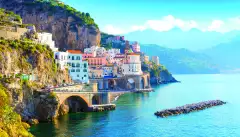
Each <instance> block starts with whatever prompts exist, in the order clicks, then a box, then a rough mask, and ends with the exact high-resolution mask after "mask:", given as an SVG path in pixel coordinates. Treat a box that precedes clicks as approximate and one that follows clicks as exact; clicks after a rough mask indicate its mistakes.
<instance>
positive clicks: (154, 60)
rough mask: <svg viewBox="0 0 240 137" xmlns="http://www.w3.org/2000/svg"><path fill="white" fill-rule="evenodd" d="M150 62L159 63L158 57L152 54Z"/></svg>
mask: <svg viewBox="0 0 240 137" xmlns="http://www.w3.org/2000/svg"><path fill="white" fill-rule="evenodd" d="M152 62H153V63H155V64H157V65H159V57H158V56H152Z"/></svg>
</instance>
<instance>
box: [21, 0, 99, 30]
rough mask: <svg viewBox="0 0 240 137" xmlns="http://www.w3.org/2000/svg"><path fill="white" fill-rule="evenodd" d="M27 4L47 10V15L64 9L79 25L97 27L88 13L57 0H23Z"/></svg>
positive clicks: (40, 9)
mask: <svg viewBox="0 0 240 137" xmlns="http://www.w3.org/2000/svg"><path fill="white" fill-rule="evenodd" d="M25 5H27V6H34V7H39V8H38V10H39V11H40V12H41V11H48V12H49V15H52V14H54V13H56V11H58V10H64V11H65V14H67V15H70V16H73V17H75V18H76V19H78V21H80V22H81V23H80V24H79V25H80V26H82V25H84V24H86V25H89V26H91V25H94V26H96V27H97V28H98V26H97V24H96V23H95V22H94V19H93V18H91V16H90V14H89V13H84V12H80V11H77V10H76V9H75V8H73V7H71V6H69V5H66V4H64V3H63V2H61V1H59V0H36V1H34V2H25Z"/></svg>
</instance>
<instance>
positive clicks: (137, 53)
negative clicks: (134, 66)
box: [127, 52, 140, 55]
mask: <svg viewBox="0 0 240 137" xmlns="http://www.w3.org/2000/svg"><path fill="white" fill-rule="evenodd" d="M127 55H140V53H139V52H136V53H127Z"/></svg>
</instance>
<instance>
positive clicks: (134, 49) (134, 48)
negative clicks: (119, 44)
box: [132, 42, 140, 52]
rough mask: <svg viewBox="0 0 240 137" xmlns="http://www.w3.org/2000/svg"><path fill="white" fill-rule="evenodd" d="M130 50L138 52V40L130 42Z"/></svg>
mask: <svg viewBox="0 0 240 137" xmlns="http://www.w3.org/2000/svg"><path fill="white" fill-rule="evenodd" d="M132 50H133V52H140V45H139V44H138V42H134V43H133V44H132Z"/></svg>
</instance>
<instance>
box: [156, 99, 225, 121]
mask: <svg viewBox="0 0 240 137" xmlns="http://www.w3.org/2000/svg"><path fill="white" fill-rule="evenodd" d="M224 104H226V102H224V101H221V100H210V101H204V102H200V103H194V104H187V105H184V106H181V107H176V108H173V109H165V110H162V111H157V112H155V113H154V114H155V115H156V116H158V117H162V118H164V117H168V116H173V115H180V114H188V113H190V112H194V111H199V110H204V109H207V108H210V107H214V106H220V105H224Z"/></svg>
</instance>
